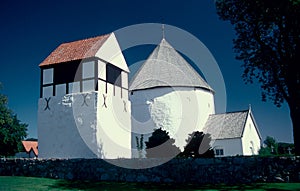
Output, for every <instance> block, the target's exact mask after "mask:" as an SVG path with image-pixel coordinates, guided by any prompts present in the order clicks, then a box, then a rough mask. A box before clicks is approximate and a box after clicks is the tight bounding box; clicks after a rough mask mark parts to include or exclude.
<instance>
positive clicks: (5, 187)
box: [0, 176, 300, 191]
mask: <svg viewBox="0 0 300 191" xmlns="http://www.w3.org/2000/svg"><path fill="white" fill-rule="evenodd" d="M0 190H1V191H10V190H11V191H29V190H30V191H40V190H59V191H61V190H63V191H68V190H103V191H105V190H107V191H111V190H118V191H120V190H122V191H125V190H135V191H154V190H164V191H168V190H169V191H180V190H181V191H182V190H189V191H192V190H275V191H276V190H277V191H279V190H282V191H283V190H300V183H264V184H250V185H235V186H226V185H205V186H199V185H181V186H175V185H174V184H170V185H167V184H150V183H149V184H142V183H116V182H90V181H67V180H57V179H48V178H32V177H16V176H0Z"/></svg>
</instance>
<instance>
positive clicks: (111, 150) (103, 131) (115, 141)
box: [97, 83, 131, 159]
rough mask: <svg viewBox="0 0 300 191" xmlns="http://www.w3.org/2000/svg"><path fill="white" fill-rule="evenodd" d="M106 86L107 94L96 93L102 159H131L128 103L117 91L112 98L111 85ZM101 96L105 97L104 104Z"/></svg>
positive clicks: (98, 134) (98, 135) (98, 136)
mask: <svg viewBox="0 0 300 191" xmlns="http://www.w3.org/2000/svg"><path fill="white" fill-rule="evenodd" d="M107 86H108V89H109V90H108V92H107V94H106V93H105V92H104V91H99V92H98V93H99V96H98V98H99V102H98V112H97V119H98V120H97V122H98V131H97V139H98V145H99V147H101V148H102V151H103V156H104V157H103V158H107V159H109V158H131V120H130V116H131V105H130V101H129V100H128V99H124V98H121V94H120V92H119V91H118V92H119V93H116V94H115V96H114V95H113V85H111V84H109V83H108V84H107ZM116 89H119V88H116ZM126 93H127V94H128V92H126ZM103 96H104V97H106V98H105V104H104V97H103Z"/></svg>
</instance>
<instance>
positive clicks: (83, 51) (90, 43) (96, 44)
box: [39, 34, 110, 67]
mask: <svg viewBox="0 0 300 191" xmlns="http://www.w3.org/2000/svg"><path fill="white" fill-rule="evenodd" d="M109 36H110V34H106V35H102V36H97V37H93V38H88V39H83V40H78V41H74V42H69V43H63V44H61V45H60V46H58V47H57V48H56V49H55V50H54V51H53V52H52V53H51V54H50V55H49V56H48V57H47V58H46V59H45V60H44V61H43V62H42V63H41V64H40V65H39V66H40V67H41V66H48V65H52V64H58V63H62V62H68V61H73V60H80V59H84V58H89V57H93V56H95V54H96V53H97V51H98V50H99V48H100V47H101V46H102V45H103V44H104V42H105V41H106V39H107V38H108V37H109Z"/></svg>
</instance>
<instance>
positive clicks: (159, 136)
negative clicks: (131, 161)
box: [145, 128, 180, 158]
mask: <svg viewBox="0 0 300 191" xmlns="http://www.w3.org/2000/svg"><path fill="white" fill-rule="evenodd" d="M145 144H146V157H147V158H173V157H175V156H176V155H177V154H179V153H180V149H179V148H178V147H177V146H176V145H175V140H174V139H173V138H170V136H169V133H168V132H167V131H165V130H162V129H161V128H159V129H155V130H154V132H153V133H152V135H151V136H150V137H149V140H148V141H147V142H145Z"/></svg>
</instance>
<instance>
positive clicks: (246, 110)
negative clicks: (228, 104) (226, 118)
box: [210, 109, 249, 115]
mask: <svg viewBox="0 0 300 191" xmlns="http://www.w3.org/2000/svg"><path fill="white" fill-rule="evenodd" d="M248 111H249V109H245V110H238V111H225V112H222V113H215V114H210V115H222V114H230V113H243V112H248Z"/></svg>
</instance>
